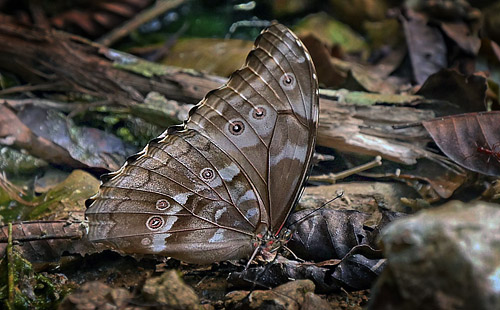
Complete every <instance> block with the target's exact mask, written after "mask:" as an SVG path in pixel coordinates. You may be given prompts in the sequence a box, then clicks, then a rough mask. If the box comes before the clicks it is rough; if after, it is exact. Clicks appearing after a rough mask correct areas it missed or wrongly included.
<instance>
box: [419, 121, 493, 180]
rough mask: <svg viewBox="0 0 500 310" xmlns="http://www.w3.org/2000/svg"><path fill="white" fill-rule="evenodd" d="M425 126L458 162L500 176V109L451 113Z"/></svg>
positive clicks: (442, 148) (481, 171)
mask: <svg viewBox="0 0 500 310" xmlns="http://www.w3.org/2000/svg"><path fill="white" fill-rule="evenodd" d="M422 125H423V126H424V127H425V129H427V131H428V132H429V134H430V135H431V137H432V139H434V142H436V144H437V145H438V147H439V148H440V149H441V151H443V153H445V154H446V156H448V157H449V158H451V159H452V160H453V161H455V162H456V163H458V164H460V165H462V166H464V167H465V168H468V169H470V170H472V171H476V172H479V173H484V174H487V175H492V176H500V111H494V112H481V113H468V114H460V115H452V116H447V117H443V118H437V119H433V120H430V121H424V122H422Z"/></svg>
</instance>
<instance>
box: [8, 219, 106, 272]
mask: <svg viewBox="0 0 500 310" xmlns="http://www.w3.org/2000/svg"><path fill="white" fill-rule="evenodd" d="M84 236H85V224H84V223H83V222H80V221H69V220H68V221H30V222H18V223H13V224H12V240H13V242H14V244H15V245H14V246H15V247H16V249H17V250H18V251H19V252H20V253H21V254H22V255H23V257H24V258H26V259H28V260H29V261H30V262H33V263H36V262H50V261H58V260H59V259H60V258H61V255H63V254H64V253H67V254H80V255H86V254H92V253H96V252H101V251H103V250H104V249H105V248H104V247H102V246H100V245H98V244H94V243H92V242H90V241H88V240H87V238H86V237H84ZM8 237H9V233H8V225H5V226H2V227H0V257H2V256H3V255H4V254H5V251H6V248H7V239H8Z"/></svg>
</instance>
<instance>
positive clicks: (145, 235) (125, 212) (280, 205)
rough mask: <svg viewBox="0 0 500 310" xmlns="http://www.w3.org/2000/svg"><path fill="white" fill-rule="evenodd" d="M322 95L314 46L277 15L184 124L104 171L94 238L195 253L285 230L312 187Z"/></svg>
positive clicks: (255, 242)
mask: <svg viewBox="0 0 500 310" xmlns="http://www.w3.org/2000/svg"><path fill="white" fill-rule="evenodd" d="M221 57H223V56H221ZM318 98H319V92H318V81H317V78H316V73H315V69H314V65H313V62H312V60H311V57H310V55H309V53H308V51H307V49H306V48H305V46H304V45H303V43H302V42H301V41H300V39H298V38H297V36H295V34H293V33H292V31H290V30H289V29H288V28H286V27H285V26H283V25H281V24H273V25H271V26H270V27H268V28H267V29H265V30H263V31H262V32H261V34H260V35H259V36H258V37H257V39H256V41H255V44H254V48H253V49H252V51H251V52H250V53H249V55H248V57H247V59H246V63H245V65H244V66H243V67H242V68H241V69H240V70H238V71H236V72H234V73H233V74H232V75H231V77H230V78H229V80H228V82H227V83H226V84H225V85H224V86H222V87H220V88H218V89H216V90H212V91H210V92H209V93H208V94H207V95H206V96H205V98H204V99H202V100H201V101H200V102H199V103H198V104H197V105H196V106H195V107H194V108H192V109H191V111H190V112H189V117H188V119H187V120H186V121H184V123H183V124H182V125H180V126H173V127H170V128H168V129H167V130H166V131H165V132H164V133H163V134H161V135H160V136H159V137H158V138H156V139H154V140H152V141H150V142H149V143H148V145H146V147H145V148H144V149H143V150H142V151H141V152H140V153H138V154H136V155H134V156H132V157H130V158H129V159H128V160H127V162H126V163H125V164H124V165H123V166H122V167H121V169H119V170H118V171H116V172H113V173H110V174H108V175H105V176H103V177H102V184H101V187H100V189H99V192H98V193H97V194H96V195H95V196H94V197H92V198H91V199H89V200H88V201H87V205H88V209H87V211H86V217H87V219H88V222H89V228H88V238H89V239H90V240H91V241H94V242H101V243H105V244H107V245H109V246H111V247H112V248H114V249H115V250H117V251H119V252H123V253H135V254H158V255H165V256H170V257H173V258H176V259H179V260H182V261H185V262H189V263H198V264H206V263H212V262H217V261H224V260H234V259H240V258H248V257H249V256H250V255H252V253H254V252H255V249H257V248H258V247H259V246H260V244H262V243H263V242H267V241H269V240H273V239H274V238H276V237H277V236H278V235H279V234H280V232H281V231H282V228H283V225H284V223H285V221H286V219H287V217H288V215H289V214H290V212H291V211H292V209H293V207H294V205H295V204H296V202H297V200H298V198H299V196H300V194H301V192H302V188H303V183H304V182H305V180H306V178H307V174H308V171H309V170H310V169H309V168H310V165H311V158H312V155H313V152H314V146H315V141H316V132H317V125H318V113H319V112H318V111H319V99H318Z"/></svg>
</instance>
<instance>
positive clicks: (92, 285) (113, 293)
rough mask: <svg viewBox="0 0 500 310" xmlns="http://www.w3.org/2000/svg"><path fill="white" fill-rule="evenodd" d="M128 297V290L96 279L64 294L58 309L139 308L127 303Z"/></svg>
mask: <svg viewBox="0 0 500 310" xmlns="http://www.w3.org/2000/svg"><path fill="white" fill-rule="evenodd" d="M130 298H131V294H130V292H129V291H127V290H126V289H124V288H112V287H110V286H108V285H106V284H104V283H101V282H98V281H93V282H87V283H85V284H83V285H82V286H81V287H80V288H79V289H78V290H76V291H75V292H73V293H72V294H71V295H68V296H66V298H64V300H63V301H62V303H61V305H60V306H59V310H66V309H67V310H70V309H71V310H73V309H85V310H93V309H96V310H108V309H109V310H112V309H124V310H125V309H126V310H133V309H139V308H138V307H135V306H130V305H128V302H129V300H130ZM127 305H128V306H127Z"/></svg>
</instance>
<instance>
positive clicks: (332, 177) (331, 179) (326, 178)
mask: <svg viewBox="0 0 500 310" xmlns="http://www.w3.org/2000/svg"><path fill="white" fill-rule="evenodd" d="M380 165H382V157H380V156H376V157H375V159H374V160H372V161H370V162H368V163H366V164H363V165H360V166H357V167H354V168H351V169H347V170H345V171H342V172H340V173H337V174H335V173H330V174H327V175H318V176H310V177H309V181H314V182H327V183H330V184H335V182H337V181H338V180H342V179H344V178H347V177H348V176H351V175H353V174H356V173H360V172H363V171H365V170H368V169H371V168H373V167H378V166H380Z"/></svg>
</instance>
